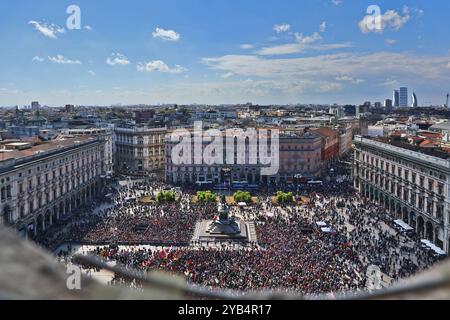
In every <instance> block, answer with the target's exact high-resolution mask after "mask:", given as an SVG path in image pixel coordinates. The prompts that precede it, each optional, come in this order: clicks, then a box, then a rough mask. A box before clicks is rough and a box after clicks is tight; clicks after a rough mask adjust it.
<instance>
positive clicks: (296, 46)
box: [257, 42, 353, 56]
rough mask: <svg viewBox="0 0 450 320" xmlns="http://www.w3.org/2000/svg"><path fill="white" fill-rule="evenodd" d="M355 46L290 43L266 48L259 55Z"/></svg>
mask: <svg viewBox="0 0 450 320" xmlns="http://www.w3.org/2000/svg"><path fill="white" fill-rule="evenodd" d="M351 47H353V44H351V43H349V42H346V43H331V44H314V45H313V44H303V43H289V44H283V45H278V46H273V47H266V48H262V49H260V50H259V51H258V52H257V54H259V55H262V56H267V55H286V54H295V53H304V52H306V51H329V50H336V49H345V48H351Z"/></svg>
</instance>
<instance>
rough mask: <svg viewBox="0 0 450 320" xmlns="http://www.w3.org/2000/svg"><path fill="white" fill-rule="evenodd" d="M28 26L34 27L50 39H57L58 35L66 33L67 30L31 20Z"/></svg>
mask: <svg viewBox="0 0 450 320" xmlns="http://www.w3.org/2000/svg"><path fill="white" fill-rule="evenodd" d="M28 24H31V25H33V26H34V28H35V29H36V30H37V31H39V32H40V33H41V34H43V35H44V36H46V37H48V38H52V39H57V38H58V37H57V34H58V33H65V32H66V30H65V29H64V28H63V27H59V26H57V25H55V24H46V23H44V22H39V21H34V20H30V21H29V22H28Z"/></svg>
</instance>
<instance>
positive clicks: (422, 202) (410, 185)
mask: <svg viewBox="0 0 450 320" xmlns="http://www.w3.org/2000/svg"><path fill="white" fill-rule="evenodd" d="M354 144H355V159H354V168H353V176H354V187H355V188H356V189H357V190H358V191H359V192H360V193H361V194H362V195H364V196H365V197H367V198H369V199H371V200H374V201H376V202H378V203H380V204H381V205H383V206H384V207H385V208H386V210H387V211H388V212H389V213H390V214H391V215H392V217H394V218H395V219H402V220H403V221H404V222H406V223H407V224H409V225H410V226H411V227H413V228H414V229H415V231H416V233H417V234H418V235H419V236H420V237H422V238H425V239H428V240H430V241H432V242H433V243H434V244H436V245H437V246H439V247H440V248H441V249H443V250H445V251H446V252H447V253H449V251H450V248H449V245H450V239H449V237H450V224H449V223H450V221H449V219H450V217H449V215H450V190H449V184H450V160H448V159H444V158H440V157H437V156H430V155H427V154H423V153H420V152H417V151H412V150H408V149H405V148H402V147H399V146H394V145H391V144H389V143H387V142H382V141H375V140H373V139H366V138H363V137H361V136H356V137H355V140H354Z"/></svg>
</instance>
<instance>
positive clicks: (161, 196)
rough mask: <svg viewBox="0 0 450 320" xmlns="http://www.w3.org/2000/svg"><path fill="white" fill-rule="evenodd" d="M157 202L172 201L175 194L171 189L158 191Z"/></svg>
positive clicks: (174, 198)
mask: <svg viewBox="0 0 450 320" xmlns="http://www.w3.org/2000/svg"><path fill="white" fill-rule="evenodd" d="M156 200H157V201H158V202H174V201H175V200H176V194H175V192H174V191H172V190H164V191H160V192H158V193H157V195H156Z"/></svg>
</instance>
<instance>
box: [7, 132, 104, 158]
mask: <svg viewBox="0 0 450 320" xmlns="http://www.w3.org/2000/svg"><path fill="white" fill-rule="evenodd" d="M94 140H95V138H93V137H90V136H81V137H77V138H70V139H58V140H51V141H47V142H42V143H39V144H35V145H33V146H31V147H30V148H28V149H24V150H5V149H0V162H2V161H6V160H10V159H16V160H17V159H22V158H26V157H32V156H35V155H38V154H42V153H46V152H50V151H55V150H58V149H61V148H67V147H70V146H73V145H75V144H80V143H84V142H89V141H94Z"/></svg>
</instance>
